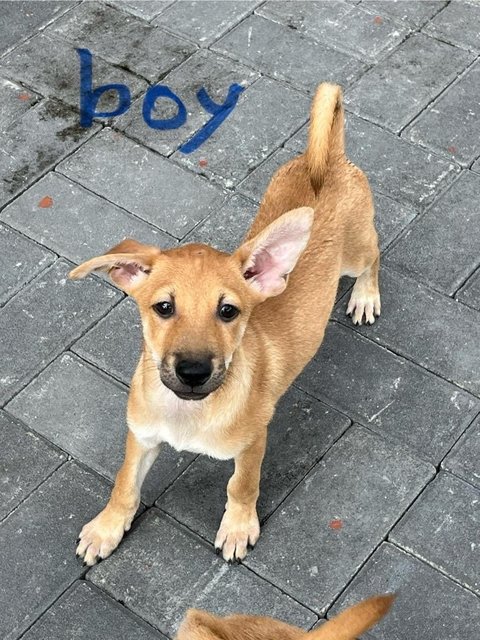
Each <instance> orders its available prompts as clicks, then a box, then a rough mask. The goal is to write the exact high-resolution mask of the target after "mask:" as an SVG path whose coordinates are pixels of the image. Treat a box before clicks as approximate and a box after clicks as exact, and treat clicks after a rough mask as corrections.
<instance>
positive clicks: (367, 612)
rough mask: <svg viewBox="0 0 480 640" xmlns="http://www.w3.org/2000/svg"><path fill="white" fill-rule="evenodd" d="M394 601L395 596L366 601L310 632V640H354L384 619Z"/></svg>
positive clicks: (378, 597)
mask: <svg viewBox="0 0 480 640" xmlns="http://www.w3.org/2000/svg"><path fill="white" fill-rule="evenodd" d="M394 600H395V595H394V594H386V595H383V596H375V597H373V598H369V599H368V600H364V601H363V602H360V603H359V604H356V605H354V606H353V607H349V608H348V609H347V610H346V611H342V613H340V614H339V615H338V616H336V617H335V618H333V619H332V620H329V621H328V622H326V623H325V624H323V625H322V626H321V627H319V628H318V629H315V630H314V631H310V632H309V633H308V634H307V636H308V640H354V638H358V636H359V635H360V634H362V633H365V631H367V630H368V629H370V628H371V627H373V625H374V624H376V623H377V622H378V621H379V620H380V618H383V616H384V615H385V614H386V613H387V612H388V610H389V609H390V607H391V606H392V603H393V601H394Z"/></svg>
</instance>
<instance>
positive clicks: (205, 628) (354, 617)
mask: <svg viewBox="0 0 480 640" xmlns="http://www.w3.org/2000/svg"><path fill="white" fill-rule="evenodd" d="M394 598H395V596H394V595H385V596H375V597H374V598H369V599H368V600H364V601H363V602H360V603H359V604H357V605H355V606H353V607H349V608H348V609H347V610H346V611H343V612H342V613H340V614H339V615H338V616H336V617H335V618H333V619H332V620H329V621H328V622H326V623H325V624H323V625H322V626H320V627H319V628H318V629H314V630H313V631H308V632H307V631H304V630H303V629H299V628H298V627H292V626H291V625H289V624H287V623H286V622H281V621H280V620H274V619H273V618H265V617H261V616H244V615H232V616H226V617H225V618H219V617H218V616H214V615H212V614H210V613H207V612H206V611H199V610H198V609H189V610H188V611H187V615H186V616H185V619H184V620H183V622H182V624H181V625H180V628H179V630H178V633H177V636H176V640H354V638H357V637H358V636H359V635H360V634H361V633H364V632H365V631H367V630H368V629H370V628H371V627H373V625H374V624H375V623H376V622H378V621H379V620H380V618H382V617H383V616H384V615H385V614H386V613H387V612H388V610H389V609H390V607H391V605H392V602H393V600H394Z"/></svg>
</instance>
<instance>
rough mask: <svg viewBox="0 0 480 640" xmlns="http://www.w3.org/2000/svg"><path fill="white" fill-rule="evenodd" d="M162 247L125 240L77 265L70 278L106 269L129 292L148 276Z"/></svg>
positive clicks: (81, 276) (76, 278) (78, 277)
mask: <svg viewBox="0 0 480 640" xmlns="http://www.w3.org/2000/svg"><path fill="white" fill-rule="evenodd" d="M160 254H161V251H160V249H158V248H157V247H153V246H151V245H148V244H142V243H141V242H137V241H136V240H130V239H127V240H123V241H122V242H120V244H117V245H116V246H115V247H112V248H111V249H110V250H109V251H108V253H106V254H105V255H103V256H97V257H96V258H92V259H91V260H87V262H84V263H83V264H81V265H79V266H78V267H75V269H72V271H70V273H69V278H72V280H78V279H80V278H85V276H87V275H88V274H89V273H92V271H106V272H108V274H109V276H110V278H111V279H112V280H113V282H115V284H116V285H117V286H118V287H120V289H123V291H125V292H126V293H128V294H131V293H133V292H134V291H135V290H136V289H137V288H138V287H139V286H140V285H141V284H143V283H144V282H145V280H146V279H147V278H148V274H149V273H150V271H151V269H152V267H153V263H154V262H155V260H156V259H157V258H158V256H159V255H160Z"/></svg>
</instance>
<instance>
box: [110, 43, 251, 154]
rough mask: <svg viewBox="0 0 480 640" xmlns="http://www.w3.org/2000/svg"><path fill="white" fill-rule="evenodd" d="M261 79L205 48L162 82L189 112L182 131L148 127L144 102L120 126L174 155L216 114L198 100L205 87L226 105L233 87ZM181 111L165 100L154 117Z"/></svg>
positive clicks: (166, 115) (143, 140) (119, 121)
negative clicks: (143, 110)
mask: <svg viewBox="0 0 480 640" xmlns="http://www.w3.org/2000/svg"><path fill="white" fill-rule="evenodd" d="M258 77H259V74H258V73H257V72H256V71H254V70H253V69H249V68H248V67H245V66H244V65H241V64H238V63H237V62H234V61H233V60H229V59H228V58H224V57H223V56H220V55H218V54H216V53H213V52H212V51H206V50H203V49H202V50H200V51H198V52H197V53H195V54H194V55H193V56H191V57H190V58H189V59H188V60H187V61H186V62H185V63H184V64H182V65H181V66H180V67H178V68H176V69H174V70H173V71H172V72H171V73H169V74H168V75H167V76H166V78H164V79H163V80H162V84H164V85H167V86H168V87H169V88H170V89H171V90H172V91H173V92H174V93H175V94H176V95H177V96H178V97H179V98H180V99H181V101H182V102H183V104H184V106H185V108H186V110H187V113H188V117H187V121H186V123H185V124H184V125H182V126H181V127H180V128H179V129H152V128H150V127H148V126H147V125H146V123H145V120H144V119H143V113H142V108H143V99H141V100H138V101H137V102H136V103H135V104H134V105H133V106H132V107H131V109H130V111H129V112H128V113H126V114H125V115H124V116H120V117H119V118H118V119H117V121H116V123H115V124H116V127H117V128H119V129H121V130H124V131H125V132H126V133H127V134H128V135H129V136H130V137H132V138H135V139H136V140H139V141H140V142H142V143H143V144H145V145H147V146H148V147H150V148H152V149H155V151H158V152H159V153H161V154H163V155H171V154H172V153H173V152H174V151H176V149H178V147H179V146H180V145H181V144H182V143H184V142H186V141H187V140H189V139H190V138H192V136H193V135H194V133H195V132H197V131H198V130H199V129H200V128H201V127H203V126H204V125H205V124H206V123H207V122H209V121H210V119H211V118H212V114H211V113H209V112H207V111H206V110H205V109H203V107H202V106H201V105H200V102H199V101H198V98H197V92H198V91H199V90H200V89H201V88H204V89H205V90H206V91H207V93H208V95H209V96H210V98H211V99H212V100H213V101H214V102H216V103H217V104H223V103H224V102H225V99H226V97H227V95H228V89H229V87H230V86H231V85H232V84H234V83H236V84H239V85H241V86H243V87H247V86H249V85H250V84H251V83H252V82H253V81H254V80H256V79H257V78H258ZM177 111H178V107H177V105H176V104H175V103H174V102H172V101H171V100H168V101H167V100H164V101H160V102H157V103H156V107H155V110H154V113H153V114H152V117H155V118H158V119H160V118H173V117H175V115H176V114H177Z"/></svg>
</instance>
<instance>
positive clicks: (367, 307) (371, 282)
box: [347, 249, 381, 324]
mask: <svg viewBox="0 0 480 640" xmlns="http://www.w3.org/2000/svg"><path fill="white" fill-rule="evenodd" d="M379 265H380V254H379V251H378V249H377V250H376V256H375V258H374V260H373V261H372V263H371V264H370V265H369V266H368V267H367V268H366V269H365V270H364V271H362V272H361V273H360V274H359V275H358V276H357V279H356V281H355V284H354V286H353V290H352V294H351V296H350V300H349V302H348V305H347V315H348V316H351V318H352V321H353V324H363V321H364V318H365V323H366V324H373V323H374V322H375V318H376V317H378V316H379V315H380V311H381V305H380V290H379V288H378V269H379Z"/></svg>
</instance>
